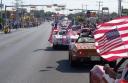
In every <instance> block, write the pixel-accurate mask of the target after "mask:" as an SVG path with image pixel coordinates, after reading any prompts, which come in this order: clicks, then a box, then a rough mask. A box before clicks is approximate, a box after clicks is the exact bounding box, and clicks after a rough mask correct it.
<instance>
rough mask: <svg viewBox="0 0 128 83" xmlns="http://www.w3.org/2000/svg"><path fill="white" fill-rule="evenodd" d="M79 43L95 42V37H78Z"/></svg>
mask: <svg viewBox="0 0 128 83" xmlns="http://www.w3.org/2000/svg"><path fill="white" fill-rule="evenodd" d="M77 42H78V43H94V38H90V37H80V38H78V41H77Z"/></svg>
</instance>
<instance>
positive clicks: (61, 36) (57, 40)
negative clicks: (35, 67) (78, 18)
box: [52, 29, 70, 49]
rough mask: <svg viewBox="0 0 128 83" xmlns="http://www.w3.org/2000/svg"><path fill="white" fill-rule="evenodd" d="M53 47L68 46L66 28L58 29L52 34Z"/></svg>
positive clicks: (68, 39) (68, 40)
mask: <svg viewBox="0 0 128 83" xmlns="http://www.w3.org/2000/svg"><path fill="white" fill-rule="evenodd" d="M52 40H53V42H52V43H53V48H54V49H56V48H57V47H60V46H61V47H62V46H67V47H68V46H69V43H70V38H69V37H68V35H67V30H65V29H62V30H59V31H58V33H57V34H55V35H53V39H52Z"/></svg>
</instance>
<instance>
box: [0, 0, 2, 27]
mask: <svg viewBox="0 0 128 83" xmlns="http://www.w3.org/2000/svg"><path fill="white" fill-rule="evenodd" d="M0 5H1V13H0V18H1V25H3V24H2V16H3V15H2V14H3V13H2V7H3V3H2V0H1V3H0Z"/></svg>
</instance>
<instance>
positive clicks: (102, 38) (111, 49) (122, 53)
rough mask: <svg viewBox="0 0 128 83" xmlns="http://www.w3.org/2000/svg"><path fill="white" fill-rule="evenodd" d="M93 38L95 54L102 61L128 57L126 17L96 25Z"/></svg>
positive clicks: (127, 24) (127, 23) (127, 17)
mask: <svg viewBox="0 0 128 83" xmlns="http://www.w3.org/2000/svg"><path fill="white" fill-rule="evenodd" d="M94 38H95V45H96V49H97V52H98V53H99V54H100V55H101V57H103V58H104V59H106V60H108V61H113V60H117V59H118V58H123V57H128V16H125V17H119V18H116V19H113V20H111V21H109V22H105V23H102V24H100V25H98V26H97V29H96V30H95V32H94Z"/></svg>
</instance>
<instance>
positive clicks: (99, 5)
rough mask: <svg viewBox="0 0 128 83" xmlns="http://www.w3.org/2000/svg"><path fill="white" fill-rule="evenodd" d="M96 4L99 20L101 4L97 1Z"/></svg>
mask: <svg viewBox="0 0 128 83" xmlns="http://www.w3.org/2000/svg"><path fill="white" fill-rule="evenodd" d="M97 3H98V19H99V18H100V7H101V6H103V5H102V3H103V2H102V1H97Z"/></svg>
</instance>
